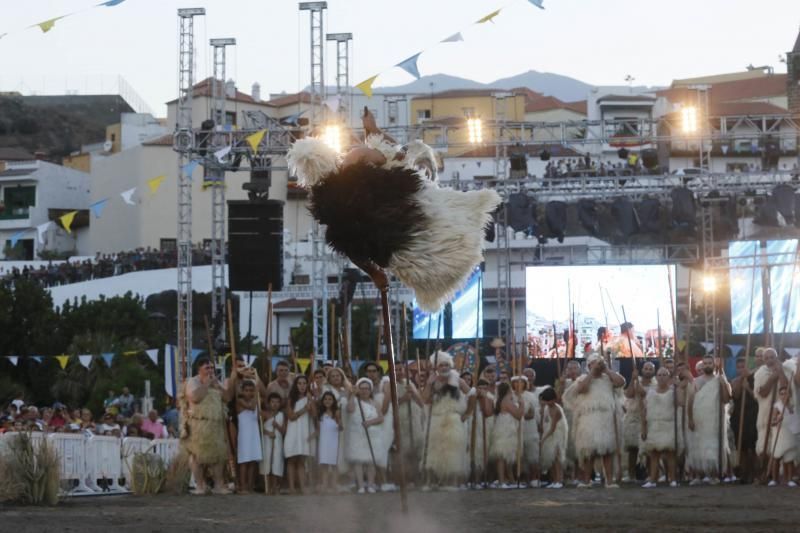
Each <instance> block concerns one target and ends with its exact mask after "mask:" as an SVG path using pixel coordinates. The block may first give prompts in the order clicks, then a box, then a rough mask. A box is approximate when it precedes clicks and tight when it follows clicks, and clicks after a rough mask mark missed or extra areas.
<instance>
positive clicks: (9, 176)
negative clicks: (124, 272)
mask: <svg viewBox="0 0 800 533" xmlns="http://www.w3.org/2000/svg"><path fill="white" fill-rule="evenodd" d="M0 169H2V171H0V201H2V210H0V242H2V243H3V250H2V251H0V253H2V254H3V256H2V257H3V258H5V257H6V255H5V253H6V252H5V251H6V249H7V247H8V248H10V245H11V239H12V236H14V237H15V238H16V239H18V241H17V248H16V253H14V254H13V255H12V257H18V258H19V259H34V258H35V257H40V256H41V254H42V253H44V252H52V253H65V254H69V253H72V254H73V255H74V254H75V253H76V252H78V250H86V249H87V248H88V246H87V245H88V231H86V230H87V227H88V226H89V224H90V221H89V213H88V207H89V175H88V174H86V173H84V172H79V171H77V170H73V169H71V168H67V167H62V166H60V165H54V164H53V163H47V162H44V161H36V160H33V161H6V162H0ZM70 211H78V214H77V215H76V216H75V219H74V220H73V223H72V227H71V233H68V232H67V231H66V230H65V229H64V228H63V227H61V226H60V225H59V223H58V218H59V217H61V216H62V215H64V214H66V213H68V212H70ZM48 221H54V222H55V223H54V224H51V225H50V226H49V228H48V229H47V230H46V231H44V232H42V237H41V239H42V242H39V239H38V231H37V229H36V228H37V227H38V226H40V225H42V224H45V223H46V222H48ZM21 232H22V233H21Z"/></svg>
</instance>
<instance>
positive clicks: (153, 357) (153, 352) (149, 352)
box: [144, 348, 158, 365]
mask: <svg viewBox="0 0 800 533" xmlns="http://www.w3.org/2000/svg"><path fill="white" fill-rule="evenodd" d="M144 353H146V354H147V357H149V358H150V360H151V361H153V364H154V365H158V348H153V349H152V350H145V352H144Z"/></svg>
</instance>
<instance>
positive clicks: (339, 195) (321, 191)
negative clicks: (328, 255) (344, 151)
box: [287, 136, 500, 311]
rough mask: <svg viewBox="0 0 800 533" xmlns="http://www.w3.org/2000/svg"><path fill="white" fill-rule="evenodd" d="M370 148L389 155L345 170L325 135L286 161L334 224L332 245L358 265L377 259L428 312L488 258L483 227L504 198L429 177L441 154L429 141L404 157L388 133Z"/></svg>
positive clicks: (319, 214)
mask: <svg viewBox="0 0 800 533" xmlns="http://www.w3.org/2000/svg"><path fill="white" fill-rule="evenodd" d="M367 145H368V146H369V147H370V148H373V149H375V150H378V151H380V152H381V153H382V154H383V155H384V156H385V157H386V163H385V164H384V165H382V166H380V167H376V166H373V165H371V164H368V163H364V162H359V163H356V164H353V165H350V166H348V167H346V168H341V165H340V160H339V158H338V155H337V154H336V153H335V152H334V151H333V150H332V149H330V148H329V147H328V146H327V145H325V143H324V142H322V141H321V140H319V139H301V140H299V141H297V142H295V144H294V146H293V147H292V149H291V150H290V151H289V153H288V155H287V158H288V162H289V167H290V169H292V170H293V171H294V172H296V173H297V175H298V177H299V178H300V184H301V185H303V186H304V187H305V188H307V189H308V190H309V192H310V195H309V196H310V198H309V201H310V204H309V209H310V211H311V214H312V216H313V217H314V218H315V219H316V220H317V221H318V222H319V223H320V224H324V225H326V226H327V229H326V232H325V240H326V241H327V243H328V244H329V245H330V246H331V248H333V249H334V250H335V251H336V252H338V253H340V254H342V255H345V256H347V257H348V258H350V260H351V261H353V262H354V263H356V264H359V263H362V264H363V263H364V262H367V261H372V262H374V263H375V264H377V265H378V266H380V267H381V268H385V269H388V270H390V271H392V272H393V273H394V274H395V275H396V276H397V277H398V278H399V279H400V280H401V281H402V282H403V283H404V284H405V285H407V286H408V287H410V288H412V289H413V290H414V291H415V293H416V296H417V300H418V302H419V305H420V307H421V308H422V309H424V310H426V311H435V310H438V309H439V308H440V307H441V306H442V305H443V304H444V303H446V302H447V301H448V300H450V299H451V298H452V296H453V295H454V294H455V292H456V291H457V290H458V289H460V288H461V287H462V286H463V284H464V282H465V281H466V279H467V278H468V277H469V275H470V274H471V273H472V271H473V270H474V268H475V266H476V265H478V264H479V263H480V262H481V261H482V260H483V243H484V238H483V235H484V227H485V226H486V225H487V224H488V223H489V222H490V220H491V213H492V212H493V211H494V209H495V208H496V207H497V205H498V204H499V203H500V197H499V196H498V194H497V193H496V192H494V191H492V190H488V189H485V190H480V191H469V192H460V191H455V190H452V189H443V188H439V186H438V185H437V184H436V182H435V181H432V180H430V179H427V177H426V173H427V174H428V175H431V173H433V176H432V177H434V178H435V166H434V167H433V170H431V169H429V164H430V160H431V158H434V157H433V155H432V152H431V150H430V148H429V147H427V146H426V145H424V144H422V143H412V144H411V145H409V148H408V151H407V153H406V157H405V158H404V159H403V160H402V161H398V160H396V159H395V155H396V154H397V149H396V147H394V146H393V145H391V144H389V143H387V142H385V141H383V140H382V138H381V137H376V136H372V137H370V138H369V139H368V140H367ZM434 159H435V158H434ZM420 166H421V167H423V170H420V169H419V168H418V167H420Z"/></svg>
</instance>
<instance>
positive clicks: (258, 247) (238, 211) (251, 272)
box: [228, 200, 283, 291]
mask: <svg viewBox="0 0 800 533" xmlns="http://www.w3.org/2000/svg"><path fill="white" fill-rule="evenodd" d="M228 278H229V285H230V289H231V290H233V291H266V290H267V288H268V287H269V284H270V283H271V284H272V290H273V291H279V290H282V289H283V202H281V201H280V200H262V201H257V202H251V201H247V200H231V201H229V202H228Z"/></svg>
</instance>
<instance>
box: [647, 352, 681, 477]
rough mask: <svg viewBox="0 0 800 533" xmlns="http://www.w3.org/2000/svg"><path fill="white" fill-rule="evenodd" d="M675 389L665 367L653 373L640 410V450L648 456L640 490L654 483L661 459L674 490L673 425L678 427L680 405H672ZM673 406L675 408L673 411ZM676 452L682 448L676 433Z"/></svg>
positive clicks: (674, 402) (679, 423) (675, 400)
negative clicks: (647, 466)
mask: <svg viewBox="0 0 800 533" xmlns="http://www.w3.org/2000/svg"><path fill="white" fill-rule="evenodd" d="M676 402H677V399H676V398H675V386H674V385H673V384H672V377H671V376H670V373H669V370H667V369H666V368H665V367H661V368H659V369H658V372H657V373H656V385H655V386H653V387H651V388H650V390H649V391H648V392H647V395H646V396H645V399H644V409H643V410H642V415H641V416H642V450H643V451H644V452H645V453H646V454H647V455H648V459H649V461H650V465H649V466H650V472H649V478H648V481H647V482H646V483H645V484H644V485H642V486H643V487H644V488H648V489H649V488H653V487H655V486H656V483H657V482H658V478H659V475H658V472H659V465H660V463H661V460H662V459H663V460H664V463H665V464H666V467H667V479H668V481H669V482H670V486H671V487H677V486H678V481H677V476H676V470H675V452H676V448H675V422H676V417H677V419H678V420H677V423H678V427H680V425H681V422H682V421H681V420H680V419H681V416H680V414H681V412H682V410H681V406H680V405H679V404H678V403H676ZM676 406H677V409H676ZM678 437H679V438H678V449H681V448H682V443H681V442H680V434H679V436H678Z"/></svg>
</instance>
